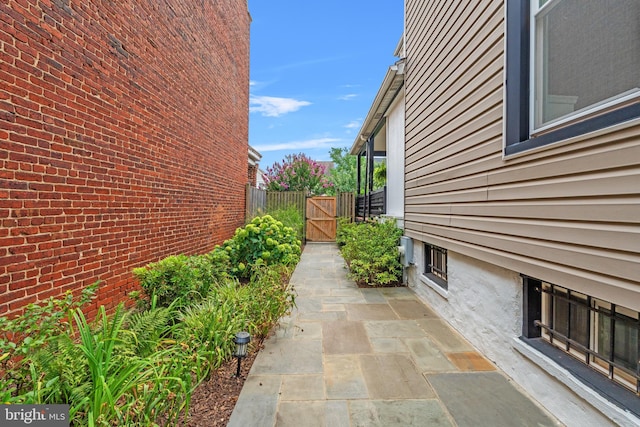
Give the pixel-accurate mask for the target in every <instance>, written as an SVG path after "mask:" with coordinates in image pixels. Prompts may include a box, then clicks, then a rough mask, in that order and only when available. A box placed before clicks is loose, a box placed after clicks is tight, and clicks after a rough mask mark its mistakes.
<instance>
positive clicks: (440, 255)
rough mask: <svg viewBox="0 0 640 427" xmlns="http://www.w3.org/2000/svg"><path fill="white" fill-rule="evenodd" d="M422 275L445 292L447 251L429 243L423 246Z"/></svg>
mask: <svg viewBox="0 0 640 427" xmlns="http://www.w3.org/2000/svg"><path fill="white" fill-rule="evenodd" d="M424 257H425V259H424V266H425V270H424V275H425V276H426V277H427V278H429V279H430V280H431V281H433V282H434V283H436V284H437V285H438V286H440V287H441V288H442V289H444V290H447V289H448V287H449V285H448V282H447V250H446V249H444V248H441V247H438V246H435V245H431V244H429V243H425V244H424Z"/></svg>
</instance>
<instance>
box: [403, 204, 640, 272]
mask: <svg viewBox="0 0 640 427" xmlns="http://www.w3.org/2000/svg"><path fill="white" fill-rule="evenodd" d="M405 220H406V221H412V222H420V223H422V224H430V225H441V226H447V227H451V228H456V229H459V230H461V231H462V230H474V231H480V232H485V233H494V234H503V235H506V236H509V237H519V238H523V239H529V240H544V241H546V242H556V243H568V244H574V245H579V246H585V247H587V246H588V247H591V248H600V249H603V250H605V251H609V250H610V247H609V245H608V243H607V242H608V241H610V239H615V240H616V241H617V242H618V244H617V246H616V250H617V251H621V252H625V251H626V252H638V253H640V227H638V226H637V225H626V224H609V223H599V224H591V225H590V226H589V228H585V227H584V224H582V223H576V222H569V221H549V220H533V219H527V220H525V219H514V218H490V217H475V216H458V215H440V214H438V215H436V214H412V213H408V212H407V213H406V214H405ZM638 268H640V266H638Z"/></svg>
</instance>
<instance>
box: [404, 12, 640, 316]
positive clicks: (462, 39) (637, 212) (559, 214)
mask: <svg viewBox="0 0 640 427" xmlns="http://www.w3.org/2000/svg"><path fill="white" fill-rule="evenodd" d="M406 5H407V7H406V16H407V22H406V24H407V25H406V42H407V46H406V47H407V70H406V76H405V82H406V109H405V112H406V118H405V123H406V134H405V136H406V151H405V232H406V234H407V235H409V236H411V237H414V238H417V239H420V240H423V241H429V242H430V243H434V244H439V245H442V246H443V247H445V248H447V249H450V250H452V251H457V252H459V253H461V254H463V255H467V256H472V257H475V258H478V259H481V260H484V261H486V262H491V263H493V264H496V265H500V266H502V267H505V268H509V269H512V270H513V271H518V272H521V273H524V274H529V275H532V276H534V277H539V278H541V279H543V280H548V281H550V282H552V283H558V284H564V285H565V286H569V287H573V288H574V289H578V290H582V291H583V292H585V293H589V294H591V295H594V296H602V297H603V296H604V295H602V293H603V289H608V291H607V292H609V291H611V290H614V291H615V292H613V294H615V295H613V296H612V297H611V298H615V299H616V300H618V302H620V301H622V300H624V298H622V297H621V296H623V295H625V296H627V297H631V296H635V299H636V301H634V302H633V305H634V306H636V307H640V301H638V299H640V298H639V297H638V295H639V294H640V226H639V224H640V123H636V124H630V125H629V126H627V127H626V128H625V127H620V128H619V129H616V130H615V131H613V130H609V131H600V132H598V133H595V134H593V135H585V136H583V137H582V138H577V139H574V140H573V141H567V142H562V143H560V144H555V145H552V146H548V147H544V149H540V150H532V151H531V152H528V153H521V154H519V155H516V156H511V157H510V158H506V159H505V158H503V152H502V150H503V137H502V131H503V96H504V92H503V80H504V75H503V67H504V2H503V1H502V0H492V1H484V2H473V1H461V2H423V1H420V0H408V1H407V3H406ZM616 290H617V291H616ZM618 291H619V292H618ZM630 305H631V304H630V303H628V302H627V306H630Z"/></svg>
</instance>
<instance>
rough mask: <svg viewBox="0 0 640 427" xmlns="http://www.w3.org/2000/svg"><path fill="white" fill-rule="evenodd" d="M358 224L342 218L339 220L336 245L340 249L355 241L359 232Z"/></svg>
mask: <svg viewBox="0 0 640 427" xmlns="http://www.w3.org/2000/svg"><path fill="white" fill-rule="evenodd" d="M356 227H357V223H355V222H353V221H351V218H345V217H340V218H338V226H337V228H336V243H337V244H338V246H339V247H340V248H342V247H343V246H344V245H346V244H347V242H351V241H353V239H355V237H356V236H355V232H356V230H357V228H356Z"/></svg>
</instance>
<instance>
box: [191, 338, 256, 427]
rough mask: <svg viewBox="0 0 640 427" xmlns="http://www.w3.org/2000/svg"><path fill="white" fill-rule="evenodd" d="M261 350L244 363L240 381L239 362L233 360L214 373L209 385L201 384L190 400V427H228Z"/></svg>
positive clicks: (251, 353) (208, 382) (254, 350)
mask: <svg viewBox="0 0 640 427" xmlns="http://www.w3.org/2000/svg"><path fill="white" fill-rule="evenodd" d="M262 347H263V345H262V343H260V344H258V345H256V346H255V347H254V348H252V349H251V351H250V352H249V353H248V354H247V357H245V358H244V359H242V363H241V365H240V377H239V378H236V370H237V368H238V362H237V359H233V360H231V361H229V362H227V363H226V364H224V365H222V366H221V367H220V368H219V369H217V370H216V371H215V372H213V373H212V374H211V377H210V378H209V380H208V381H204V382H203V383H202V384H200V386H199V387H198V388H197V389H196V390H195V392H194V393H193V395H192V396H191V406H190V408H189V420H188V422H187V424H186V426H187V427H204V426H207V427H210V426H226V425H227V423H228V422H229V418H230V417H231V413H232V412H233V408H234V407H235V405H236V402H237V401H238V396H240V391H242V386H243V384H244V380H245V379H246V378H247V375H248V374H249V370H250V369H251V365H253V361H254V360H255V358H256V356H257V355H258V352H259V351H260V349H262Z"/></svg>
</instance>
